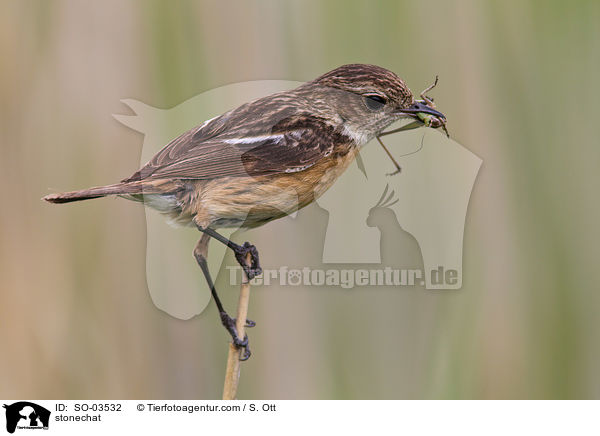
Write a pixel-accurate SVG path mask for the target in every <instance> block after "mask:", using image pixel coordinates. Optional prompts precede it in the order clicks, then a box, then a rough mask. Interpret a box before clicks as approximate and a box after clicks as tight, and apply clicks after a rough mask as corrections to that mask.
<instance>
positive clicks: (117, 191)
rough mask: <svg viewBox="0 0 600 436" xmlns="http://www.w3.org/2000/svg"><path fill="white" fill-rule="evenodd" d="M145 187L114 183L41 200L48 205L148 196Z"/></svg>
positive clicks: (48, 196)
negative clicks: (125, 196)
mask: <svg viewBox="0 0 600 436" xmlns="http://www.w3.org/2000/svg"><path fill="white" fill-rule="evenodd" d="M147 188H148V187H147V186H144V184H142V183H139V182H138V183H135V182H134V183H116V184H114V185H107V186H98V187H96V188H89V189H82V190H80V191H71V192H62V193H59V194H50V195H46V196H45V197H44V198H43V200H46V201H48V202H50V203H70V202H71V201H80V200H89V199H91V198H99V197H106V196H107V195H124V194H148V193H150V192H148V191H149V190H148V189H147Z"/></svg>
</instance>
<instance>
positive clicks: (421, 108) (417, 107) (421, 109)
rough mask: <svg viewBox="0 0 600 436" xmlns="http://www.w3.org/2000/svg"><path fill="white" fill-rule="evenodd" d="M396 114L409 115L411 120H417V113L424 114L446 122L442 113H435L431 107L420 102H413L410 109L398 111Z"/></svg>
mask: <svg viewBox="0 0 600 436" xmlns="http://www.w3.org/2000/svg"><path fill="white" fill-rule="evenodd" d="M397 113H398V114H406V115H410V116H412V117H413V118H417V119H419V117H418V116H417V114H418V113H424V114H429V115H433V116H434V117H437V118H440V119H441V120H444V121H445V120H446V117H445V115H444V114H443V113H441V112H438V111H436V110H435V109H433V108H432V107H431V106H427V105H426V104H425V103H423V102H422V101H415V102H414V103H413V104H411V105H410V107H408V108H406V109H398V111H397Z"/></svg>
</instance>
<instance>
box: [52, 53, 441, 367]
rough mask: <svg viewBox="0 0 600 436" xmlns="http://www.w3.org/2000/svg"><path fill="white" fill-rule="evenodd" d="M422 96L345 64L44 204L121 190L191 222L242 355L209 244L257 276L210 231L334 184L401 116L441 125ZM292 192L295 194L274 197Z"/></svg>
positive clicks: (272, 215)
mask: <svg viewBox="0 0 600 436" xmlns="http://www.w3.org/2000/svg"><path fill="white" fill-rule="evenodd" d="M434 85H435V84H434ZM428 89H431V87H430V88H428ZM421 96H422V97H423V100H415V98H414V97H413V94H412V93H411V91H410V89H409V88H408V87H407V86H406V84H405V83H404V81H403V80H402V79H400V78H399V77H398V76H397V75H396V74H394V73H393V72H391V71H388V70H386V69H384V68H381V67H378V66H375V65H363V64H352V65H344V66H341V67H339V68H336V69H334V70H332V71H330V72H328V73H326V74H324V75H322V76H320V77H318V78H316V79H315V80H313V81H311V82H308V83H305V84H303V85H301V86H299V87H298V88H295V89H293V90H290V91H285V92H280V93H277V94H273V95H269V96H267V97H263V98H260V99H258V100H255V101H252V102H249V103H245V104H243V105H241V106H239V107H237V108H235V109H233V110H230V111H229V112H226V113H224V114H223V115H220V116H218V117H216V118H213V119H212V120H209V121H206V122H204V123H203V124H202V125H200V126H198V127H196V128H194V129H192V130H190V131H188V132H186V133H184V134H182V135H181V136H179V137H177V138H175V139H174V140H172V141H171V142H170V143H169V144H167V145H166V146H165V147H164V148H163V149H162V150H160V151H159V152H158V153H157V154H156V155H155V156H154V157H153V158H152V159H151V160H150V161H149V162H148V163H147V164H146V165H145V166H144V167H142V168H141V169H139V170H138V171H136V172H135V173H134V174H133V175H132V176H131V177H128V178H126V179H124V180H122V181H121V182H119V183H116V184H113V185H107V186H101V187H96V188H90V189H84V190H80V191H73V192H65V193H60V194H52V195H48V196H46V197H44V200H46V201H49V202H51V203H67V202H71V201H78V200H87V199H91V198H98V197H104V196H108V195H119V196H123V197H126V198H129V199H132V200H137V201H142V202H144V203H145V204H146V205H147V206H149V207H152V208H155V209H157V210H159V211H161V212H162V213H164V214H166V215H167V216H169V217H170V218H171V219H172V220H173V221H175V222H177V223H180V224H183V225H193V226H196V227H197V228H198V230H200V231H201V232H202V233H203V235H202V237H201V239H200V241H199V242H198V244H197V245H196V248H195V250H194V256H195V258H196V260H197V262H198V264H199V265H200V267H201V268H202V271H203V273H204V275H205V277H206V280H207V282H208V285H209V287H210V288H211V293H212V296H213V298H214V300H215V303H216V305H217V308H218V310H219V313H220V317H221V322H222V324H223V325H224V326H225V328H226V329H227V330H228V332H229V333H230V334H231V336H232V338H233V343H234V345H236V346H237V347H241V348H244V353H243V356H242V359H243V360H245V359H247V358H248V357H249V356H250V349H249V347H248V338H247V336H245V337H244V338H241V337H239V335H238V332H237V330H236V327H235V319H233V318H231V317H230V316H229V315H228V314H227V312H226V311H225V309H224V308H223V305H222V304H221V301H220V299H219V297H218V295H217V292H216V290H215V287H214V284H213V281H212V279H211V277H210V274H209V271H208V266H207V253H208V243H209V240H210V239H211V238H215V239H217V240H218V241H220V242H222V243H224V244H226V245H227V246H228V247H229V248H231V249H232V250H233V252H234V254H235V257H236V259H237V260H238V262H239V263H240V265H241V266H242V268H243V269H244V271H245V273H246V274H247V276H248V277H249V278H250V279H251V278H253V277H254V276H256V275H257V274H260V273H261V268H260V264H259V257H258V252H257V250H256V248H255V247H254V246H253V245H251V244H249V243H248V242H246V243H244V244H243V245H238V244H235V243H234V242H232V241H230V240H228V239H227V238H225V237H223V236H221V235H220V234H219V233H217V232H216V229H218V228H223V227H246V228H252V227H257V226H260V225H262V224H265V223H267V222H269V221H271V220H274V219H277V218H281V217H283V216H286V215H288V214H290V213H292V212H294V211H296V210H298V209H300V208H302V207H304V206H306V205H308V204H309V203H311V202H312V201H314V200H315V199H316V198H318V197H319V196H320V195H321V194H323V192H325V191H326V190H327V189H328V188H329V187H330V186H331V185H332V184H333V183H334V182H335V180H336V179H337V178H338V177H339V176H340V175H341V174H342V173H343V172H344V170H345V169H346V168H347V167H348V166H349V165H350V163H351V162H352V161H353V160H354V158H355V156H356V154H357V153H358V151H359V150H360V148H361V147H362V146H363V145H365V144H366V143H367V142H369V141H370V140H371V139H373V138H375V137H378V138H379V136H382V135H383V134H387V133H389V132H385V133H384V132H383V131H384V129H386V128H387V127H388V126H389V125H390V124H392V123H393V122H395V121H398V120H399V119H400V118H406V117H410V118H412V119H414V123H413V125H412V127H415V126H422V125H428V126H430V127H445V122H446V118H445V117H444V115H443V114H441V113H440V112H438V111H436V110H435V109H434V107H435V106H434V105H433V102H432V100H430V99H429V98H427V97H425V96H424V95H423V94H421ZM382 146H383V143H382ZM386 152H388V154H390V153H389V151H388V150H387V149H386ZM390 157H392V156H391V154H390ZM392 160H393V158H392ZM394 163H395V161H394ZM396 166H397V168H398V170H399V166H398V165H397V164H396ZM290 189H291V190H293V191H294V192H295V193H296V194H297V196H296V198H293V197H292V196H281V195H278V194H279V193H281V192H282V191H286V190H290ZM248 253H250V255H251V259H252V260H251V262H250V263H249V264H247V262H246V260H245V259H246V256H247V254H248ZM247 323H248V326H252V325H254V323H253V322H251V321H247Z"/></svg>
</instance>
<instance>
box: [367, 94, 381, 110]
mask: <svg viewBox="0 0 600 436" xmlns="http://www.w3.org/2000/svg"><path fill="white" fill-rule="evenodd" d="M364 100H365V104H366V105H367V107H368V108H369V109H371V110H372V111H378V110H381V109H383V107H384V106H385V98H383V97H382V96H380V95H365V97H364Z"/></svg>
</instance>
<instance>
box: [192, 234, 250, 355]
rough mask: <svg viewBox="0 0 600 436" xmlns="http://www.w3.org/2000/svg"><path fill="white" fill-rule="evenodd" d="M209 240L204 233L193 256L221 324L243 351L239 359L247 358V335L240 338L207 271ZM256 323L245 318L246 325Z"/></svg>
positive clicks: (233, 320) (233, 321) (208, 236)
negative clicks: (213, 301) (217, 311)
mask: <svg viewBox="0 0 600 436" xmlns="http://www.w3.org/2000/svg"><path fill="white" fill-rule="evenodd" d="M209 241H210V235H208V234H206V233H204V234H203V235H202V238H200V240H199V241H198V244H196V248H194V257H195V258H196V262H198V265H200V269H202V273H203V274H204V278H205V279H206V282H207V283H208V287H209V288H210V293H211V294H212V297H213V299H214V300H215V304H216V305H217V309H218V310H219V316H220V317H221V324H223V326H224V327H225V328H226V329H227V331H228V332H229V334H230V335H231V339H232V342H233V345H235V346H236V347H237V348H243V349H244V353H243V355H242V356H241V357H240V360H248V358H249V357H250V355H251V354H252V353H251V352H250V346H249V345H248V335H244V338H243V339H242V338H240V336H239V334H238V331H237V328H236V326H235V324H236V319H235V318H232V317H230V316H229V315H228V314H227V312H225V309H224V308H223V304H222V303H221V299H220V298H219V296H218V295H217V290H216V289H215V285H214V283H213V281H212V278H211V277H210V272H209V271H208V263H207V261H206V258H207V255H208V242H209ZM255 325H256V323H255V322H254V321H251V320H249V319H247V320H246V327H254V326H255Z"/></svg>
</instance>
